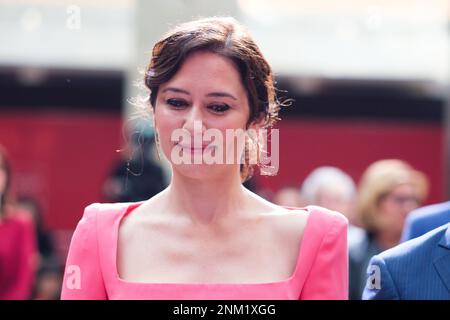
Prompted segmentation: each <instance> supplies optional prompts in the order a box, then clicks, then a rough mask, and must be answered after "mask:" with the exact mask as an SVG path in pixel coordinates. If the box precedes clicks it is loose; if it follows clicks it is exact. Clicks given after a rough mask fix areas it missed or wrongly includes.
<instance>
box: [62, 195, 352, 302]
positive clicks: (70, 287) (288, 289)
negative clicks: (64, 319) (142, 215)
mask: <svg viewBox="0 0 450 320" xmlns="http://www.w3.org/2000/svg"><path fill="white" fill-rule="evenodd" d="M139 205H140V203H116V204H92V205H90V206H88V207H87V208H86V209H85V212H84V216H83V218H82V219H81V220H80V222H79V223H78V226H77V228H76V230H75V232H74V235H73V237H72V241H71V244H70V249H69V254H68V257H67V262H66V270H65V273H64V281H63V287H62V293H61V298H62V299H126V300H128V299H146V300H197V299H199V300H266V299H271V300H296V299H315V300H322V299H336V300H337V299H347V298H348V254H347V219H346V218H345V217H344V216H343V215H341V214H339V213H337V212H334V211H330V210H327V209H324V208H321V207H316V206H308V207H306V208H302V209H298V210H300V211H299V214H302V213H304V214H307V215H308V217H307V222H306V226H305V230H304V234H303V239H302V242H301V245H300V252H299V254H298V259H297V264H296V267H295V270H294V272H293V274H292V275H291V276H290V277H289V278H288V279H286V280H283V281H277V282H266V283H236V284H235V283H204V284H201V283H200V284H198V283H139V282H129V281H125V280H123V279H121V278H120V277H119V275H118V272H117V264H116V260H117V259H116V258H117V243H118V232H119V225H120V222H121V220H122V218H123V217H124V216H125V215H127V214H128V213H130V212H131V211H132V210H133V209H135V208H136V207H138V206H139Z"/></svg>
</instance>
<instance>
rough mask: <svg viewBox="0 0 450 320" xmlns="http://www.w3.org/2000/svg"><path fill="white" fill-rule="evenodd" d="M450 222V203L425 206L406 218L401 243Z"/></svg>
mask: <svg viewBox="0 0 450 320" xmlns="http://www.w3.org/2000/svg"><path fill="white" fill-rule="evenodd" d="M449 222H450V201H447V202H443V203H438V204H433V205H429V206H425V207H422V208H419V209H416V210H414V211H413V212H411V213H410V214H409V215H408V217H407V218H406V222H405V226H404V228H403V234H402V239H401V242H405V241H408V240H411V239H414V238H417V237H420V236H421V235H423V234H425V233H427V232H429V231H431V230H433V229H435V228H437V227H439V226H442V225H444V224H446V223H449Z"/></svg>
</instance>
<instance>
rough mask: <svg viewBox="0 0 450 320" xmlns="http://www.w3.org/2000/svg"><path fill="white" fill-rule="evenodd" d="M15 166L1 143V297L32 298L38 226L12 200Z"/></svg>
mask: <svg viewBox="0 0 450 320" xmlns="http://www.w3.org/2000/svg"><path fill="white" fill-rule="evenodd" d="M10 187H11V170H10V166H9V161H8V158H7V156H6V152H5V151H4V150H3V148H2V147H1V146H0V300H19V299H29V298H31V291H32V286H33V282H34V274H35V269H36V239H35V229H34V226H33V224H32V223H31V221H29V220H25V219H24V218H21V216H23V214H22V213H21V212H18V210H17V209H16V208H14V206H13V205H12V204H11V198H10V189H11V188H10Z"/></svg>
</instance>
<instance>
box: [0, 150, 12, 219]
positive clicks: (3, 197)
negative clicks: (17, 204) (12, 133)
mask: <svg viewBox="0 0 450 320" xmlns="http://www.w3.org/2000/svg"><path fill="white" fill-rule="evenodd" d="M0 170H3V171H5V175H6V183H5V189H4V190H0V218H1V217H2V216H4V214H5V208H6V206H7V204H8V203H9V200H10V189H11V166H10V164H9V158H8V155H7V153H6V150H5V149H4V148H3V147H2V146H1V145H0Z"/></svg>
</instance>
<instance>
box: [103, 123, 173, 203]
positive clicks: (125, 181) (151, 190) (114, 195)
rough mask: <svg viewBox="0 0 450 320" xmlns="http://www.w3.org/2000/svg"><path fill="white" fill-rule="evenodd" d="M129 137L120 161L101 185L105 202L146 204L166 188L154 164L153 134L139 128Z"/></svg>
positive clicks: (157, 166) (156, 164) (162, 176)
mask: <svg viewBox="0 0 450 320" xmlns="http://www.w3.org/2000/svg"><path fill="white" fill-rule="evenodd" d="M130 137H131V138H130V141H129V143H128V146H127V147H126V148H125V149H124V150H122V151H121V152H122V153H121V156H122V158H121V160H120V161H119V162H118V163H117V164H116V165H115V167H114V168H113V170H112V172H111V174H110V176H109V177H108V178H107V180H106V181H105V183H104V185H103V194H104V196H105V198H106V200H107V201H110V202H135V201H142V200H147V199H149V198H151V197H153V196H154V195H156V194H157V193H159V192H160V191H162V190H163V189H164V188H165V187H166V186H167V183H166V181H165V178H164V172H163V169H162V168H161V166H160V165H159V164H158V163H156V162H155V161H154V156H153V155H154V152H155V151H154V146H155V139H154V135H153V130H151V128H150V127H148V128H147V129H143V128H139V127H138V128H137V129H136V130H135V131H133V132H132V133H131V134H130ZM158 157H159V154H158Z"/></svg>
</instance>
